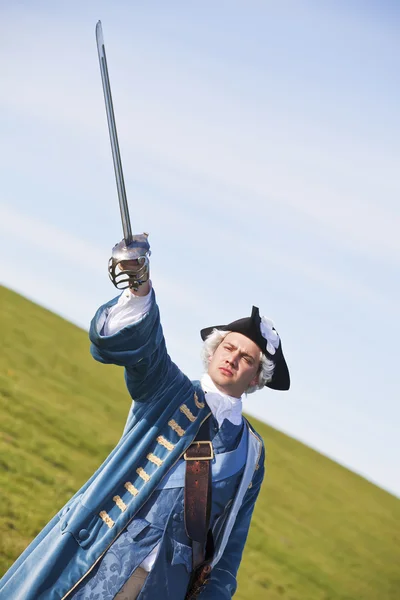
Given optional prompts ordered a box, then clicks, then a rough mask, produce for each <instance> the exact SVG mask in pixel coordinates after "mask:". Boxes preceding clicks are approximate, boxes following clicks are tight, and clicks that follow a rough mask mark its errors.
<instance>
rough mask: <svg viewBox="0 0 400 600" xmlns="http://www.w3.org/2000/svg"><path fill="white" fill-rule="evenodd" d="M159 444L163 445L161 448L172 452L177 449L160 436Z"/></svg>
mask: <svg viewBox="0 0 400 600" xmlns="http://www.w3.org/2000/svg"><path fill="white" fill-rule="evenodd" d="M157 442H158V443H159V444H161V446H164V448H166V449H167V450H169V451H171V450H173V449H174V448H175V444H171V442H169V441H168V440H166V439H165V437H164V436H163V435H159V436H158V438H157Z"/></svg>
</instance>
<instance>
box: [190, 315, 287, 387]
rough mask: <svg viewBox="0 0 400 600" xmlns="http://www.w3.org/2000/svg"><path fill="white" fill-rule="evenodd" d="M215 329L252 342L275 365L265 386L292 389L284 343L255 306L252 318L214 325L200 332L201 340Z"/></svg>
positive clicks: (270, 322) (270, 323)
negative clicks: (237, 334) (284, 353)
mask: <svg viewBox="0 0 400 600" xmlns="http://www.w3.org/2000/svg"><path fill="white" fill-rule="evenodd" d="M214 329H221V330H222V331H235V332H236V333H241V334H242V335H245V336H246V337H248V338H249V339H250V340H252V341H253V342H254V343H255V344H257V346H259V348H260V349H261V352H262V353H263V354H264V355H265V356H266V357H267V358H268V359H269V360H271V361H272V362H273V363H274V364H275V368H274V373H273V375H272V379H271V381H268V383H266V384H265V385H266V386H267V387H269V388H271V389H273V390H288V389H289V388H290V375H289V369H288V367H287V364H286V360H285V357H284V356H283V352H282V342H281V339H280V337H279V335H278V332H277V331H276V329H275V327H274V325H273V323H272V321H270V320H269V319H267V318H266V317H260V312H259V310H258V308H257V307H256V306H253V310H252V311H251V316H250V317H244V318H243V319H238V320H237V321H233V322H232V323H228V325H214V326H213V327H206V328H205V329H202V330H201V331H200V335H201V338H202V339H203V340H205V339H206V338H207V337H208V336H209V335H210V334H211V333H212V332H213V330H214Z"/></svg>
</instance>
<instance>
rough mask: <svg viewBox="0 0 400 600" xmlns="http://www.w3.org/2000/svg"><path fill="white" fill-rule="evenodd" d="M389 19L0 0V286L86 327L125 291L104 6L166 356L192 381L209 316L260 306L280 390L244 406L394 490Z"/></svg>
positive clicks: (230, 7)
mask: <svg viewBox="0 0 400 600" xmlns="http://www.w3.org/2000/svg"><path fill="white" fill-rule="evenodd" d="M399 13H400V11H399V9H398V6H397V5H396V3H394V2H363V3H360V2H328V1H327V2H324V3H321V2H317V1H302V0H299V1H296V2H294V1H293V2H289V1H288V2H280V3H276V2H268V1H264V2H261V1H255V0H254V1H252V0H247V1H246V2H245V1H244V0H243V1H242V2H234V1H233V2H232V1H230V2H223V1H221V2H210V1H203V2H201V3H188V2H183V1H181V2H178V1H174V0H171V1H170V2H168V3H166V2H147V3H143V2H142V3H139V2H122V1H118V0H116V1H115V2H113V3H112V5H111V3H106V2H84V3H80V2H76V1H74V0H72V1H70V2H69V3H61V2H39V1H31V2H26V1H25V2H14V3H12V4H11V3H7V2H0V40H1V41H0V50H1V52H0V72H1V94H0V136H1V137H0V139H1V143H0V159H1V160H0V171H1V179H0V181H1V185H0V251H1V256H2V261H1V266H0V281H1V282H2V283H3V284H4V285H6V286H9V287H11V288H13V289H16V290H18V291H19V292H21V293H23V294H24V295H26V296H28V297H29V298H32V299H34V300H35V301H37V302H39V303H40V304H43V305H44V306H46V307H49V308H51V309H52V310H54V311H55V312H57V313H59V314H61V315H63V316H64V317H66V318H68V319H70V320H71V321H73V322H75V323H77V324H79V325H81V326H82V327H86V328H87V326H88V323H89V321H90V318H91V316H92V314H93V313H94V311H95V309H96V308H97V306H98V305H99V304H101V303H102V302H104V301H106V300H107V299H109V298H110V297H112V296H113V295H115V293H114V289H113V287H112V285H111V284H110V282H109V281H108V278H107V272H106V264H107V260H108V256H109V253H110V249H111V247H112V246H113V245H114V244H115V243H116V242H117V241H119V240H120V238H121V237H122V234H121V225H120V222H119V212H118V205H117V194H116V189H115V183H114V173H113V167H112V159H111V151H110V146H109V141H108V132H107V125H106V117H105V109H104V101H103V95H102V88H101V79H100V72H99V67H98V59H97V50H96V44H95V36H94V28H95V24H96V22H97V20H98V19H101V20H102V23H103V31H104V38H105V43H106V49H107V57H108V64H109V71H110V78H111V85H112V91H113V98H114V106H115V111H116V119H117V127H118V132H119V138H120V146H121V153H122V161H123V166H124V173H125V182H126V188H127V194H128V201H129V204H130V208H131V219H132V227H133V229H134V230H135V231H137V232H141V231H143V230H145V231H149V232H150V241H151V244H152V251H153V254H152V279H153V282H154V287H155V290H156V293H157V297H158V301H159V304H160V308H161V313H162V318H163V324H164V330H165V335H166V339H167V344H168V348H169V351H170V354H171V356H172V357H173V359H174V360H175V362H177V364H179V365H180V367H181V368H182V369H183V370H184V371H185V372H186V373H187V374H188V375H189V376H191V377H193V378H198V377H199V376H200V374H201V362H200V358H199V355H200V338H199V334H198V331H199V329H200V328H202V327H204V326H207V325H211V324H213V323H219V322H224V321H226V322H229V321H230V320H233V319H235V318H239V317H242V316H246V315H248V314H250V310H251V306H252V304H255V305H257V306H259V307H260V310H261V313H262V314H265V315H267V316H269V317H270V318H272V319H273V320H274V322H275V324H276V327H277V329H278V331H279V333H280V335H281V337H282V340H283V345H284V350H285V354H286V356H287V361H288V364H289V366H290V370H291V375H292V389H291V391H290V392H289V393H286V394H284V393H278V392H272V391H270V390H268V391H267V390H265V391H262V392H258V393H257V394H254V395H253V396H249V397H248V399H247V401H246V410H247V411H248V412H249V413H251V414H253V415H256V416H257V417H259V418H261V419H263V420H265V421H266V422H268V423H270V424H272V425H274V426H275V427H277V428H279V429H281V430H283V431H285V432H287V433H289V434H290V435H293V436H295V437H296V438H298V439H300V440H302V441H304V442H305V443H307V444H309V445H311V446H313V447H315V448H317V449H318V450H320V451H321V452H323V453H325V454H327V455H329V456H331V457H333V458H334V459H336V460H338V461H339V462H341V463H343V464H345V465H347V466H349V467H350V468H351V469H353V470H356V471H357V472H359V473H361V474H363V475H365V476H366V477H368V478H369V479H371V480H373V481H375V482H377V483H378V484H379V485H381V486H383V487H385V488H387V489H389V490H391V491H392V492H394V493H396V494H398V495H400V475H399V470H398V463H399V454H400V453H399V450H400V436H399V435H398V431H399V422H400V420H399V418H400V408H399V397H400V384H399V380H398V376H397V370H398V362H399V356H400V352H399V344H398V339H399V334H400V325H399V319H398V314H399V309H398V307H399V305H400V284H399V281H400V277H399V266H400V236H399V233H398V232H399V230H400V205H399V192H400V184H399V176H398V164H399V154H400V142H399V140H400V125H399V111H398V106H399V104H400V98H399V96H400V86H399V75H398V73H399V65H398V61H399V59H398V57H399V55H400V54H399V50H400V48H399V46H400V42H399V36H398V31H399V21H400V19H399ZM120 401H121V402H125V401H126V402H127V410H128V399H127V398H126V399H124V398H121V400H120ZM266 443H267V445H268V440H266Z"/></svg>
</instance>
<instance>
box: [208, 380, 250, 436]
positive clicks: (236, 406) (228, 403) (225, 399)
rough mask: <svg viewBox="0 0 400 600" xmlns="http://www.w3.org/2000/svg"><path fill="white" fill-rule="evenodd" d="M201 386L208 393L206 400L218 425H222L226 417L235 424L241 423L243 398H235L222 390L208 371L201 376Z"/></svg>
mask: <svg viewBox="0 0 400 600" xmlns="http://www.w3.org/2000/svg"><path fill="white" fill-rule="evenodd" d="M201 387H202V388H203V391H204V392H205V393H206V402H207V404H208V406H209V407H210V409H211V412H212V414H213V415H214V417H215V418H216V419H217V421H218V427H221V425H222V423H223V421H224V419H228V421H230V422H231V423H232V424H233V425H240V424H241V422H242V406H243V404H242V398H233V396H228V395H227V394H223V393H222V392H220V391H219V389H218V388H217V386H216V385H215V383H214V382H213V380H212V379H211V377H210V376H209V374H208V373H204V375H203V377H202V378H201Z"/></svg>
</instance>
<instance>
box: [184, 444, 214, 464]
mask: <svg viewBox="0 0 400 600" xmlns="http://www.w3.org/2000/svg"><path fill="white" fill-rule="evenodd" d="M204 444H205V447H204ZM203 447H204V449H205V450H208V453H207V455H206V456H204V455H202V454H201V453H200V452H199V453H198V454H197V452H196V454H193V455H192V456H188V452H189V454H190V450H191V449H193V450H197V451H198V450H200V448H201V450H202V449H203ZM183 458H184V459H185V460H188V461H190V460H213V458H214V448H213V447H212V443H211V442H210V440H208V441H204V442H202V441H200V442H199V441H197V440H196V441H195V442H192V443H191V444H190V446H189V448H188V449H187V450H186V452H185V454H184V455H183Z"/></svg>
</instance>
